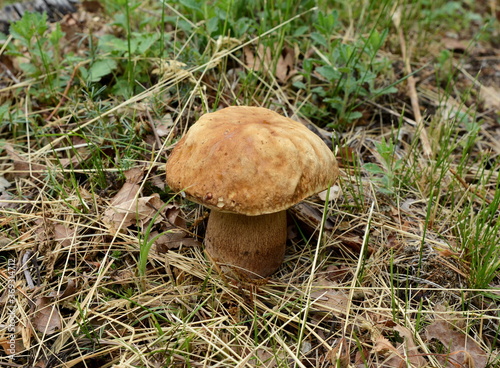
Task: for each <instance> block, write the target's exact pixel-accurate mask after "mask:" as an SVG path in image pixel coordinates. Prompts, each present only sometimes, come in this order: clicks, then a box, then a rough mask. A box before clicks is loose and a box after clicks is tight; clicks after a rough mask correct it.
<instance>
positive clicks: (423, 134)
mask: <svg viewBox="0 0 500 368" xmlns="http://www.w3.org/2000/svg"><path fill="white" fill-rule="evenodd" d="M400 16H401V14H400V12H399V11H396V12H395V13H394V15H393V18H392V21H393V22H394V25H395V26H396V29H397V31H398V36H399V42H400V44H401V54H402V56H403V60H404V63H405V72H406V73H407V74H408V78H407V83H408V95H409V97H410V101H411V108H412V110H413V115H414V116H415V122H416V123H417V130H418V131H419V134H420V141H421V142H422V147H423V149H424V154H425V155H426V156H427V157H431V156H432V148H431V144H430V142H429V137H428V136H427V131H426V130H425V126H424V121H423V119H422V114H421V113H420V104H419V103H418V94H417V88H416V81H415V77H414V76H413V74H412V70H411V64H410V58H409V56H408V54H407V50H406V42H405V37H404V35H403V30H402V29H401V27H400Z"/></svg>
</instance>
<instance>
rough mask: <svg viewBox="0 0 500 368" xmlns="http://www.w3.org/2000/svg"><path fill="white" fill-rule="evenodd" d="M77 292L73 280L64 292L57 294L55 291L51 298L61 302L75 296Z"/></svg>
mask: <svg viewBox="0 0 500 368" xmlns="http://www.w3.org/2000/svg"><path fill="white" fill-rule="evenodd" d="M75 292H76V281H75V280H73V279H69V280H68V282H67V284H66V287H65V288H64V290H63V291H62V292H59V293H57V292H56V291H53V292H51V293H50V295H49V297H51V298H54V300H60V299H65V298H67V297H69V296H71V295H73V294H74V293H75Z"/></svg>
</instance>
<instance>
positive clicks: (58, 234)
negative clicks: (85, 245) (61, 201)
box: [54, 223, 75, 247]
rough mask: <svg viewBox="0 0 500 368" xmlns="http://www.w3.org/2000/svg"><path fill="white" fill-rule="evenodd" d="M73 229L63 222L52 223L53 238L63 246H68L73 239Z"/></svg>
mask: <svg viewBox="0 0 500 368" xmlns="http://www.w3.org/2000/svg"><path fill="white" fill-rule="evenodd" d="M74 235H75V229H74V228H73V227H68V226H67V225H65V224H61V223H56V224H55V225H54V240H55V241H56V242H58V243H60V244H61V246H63V247H69V246H70V245H71V242H72V241H73V237H74Z"/></svg>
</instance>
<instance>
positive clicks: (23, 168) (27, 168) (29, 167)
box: [3, 143, 47, 177]
mask: <svg viewBox="0 0 500 368" xmlns="http://www.w3.org/2000/svg"><path fill="white" fill-rule="evenodd" d="M3 147H4V149H5V152H7V156H9V158H10V159H11V160H12V161H14V171H13V172H14V174H15V175H16V176H20V177H28V176H30V174H31V175H33V176H35V177H36V176H40V175H41V174H42V173H43V172H44V171H46V170H47V166H45V165H41V164H37V163H34V162H29V161H27V160H26V158H24V157H22V156H21V155H20V154H19V153H17V152H16V151H15V149H14V147H13V146H12V145H11V144H10V143H5V144H4V146H3Z"/></svg>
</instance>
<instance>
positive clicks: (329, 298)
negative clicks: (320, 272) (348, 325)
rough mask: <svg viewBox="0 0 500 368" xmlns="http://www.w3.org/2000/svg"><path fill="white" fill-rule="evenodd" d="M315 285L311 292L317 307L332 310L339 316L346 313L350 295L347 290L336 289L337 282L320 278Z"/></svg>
mask: <svg viewBox="0 0 500 368" xmlns="http://www.w3.org/2000/svg"><path fill="white" fill-rule="evenodd" d="M313 286H314V287H315V291H313V292H312V293H311V298H312V299H313V303H312V304H313V305H314V306H315V307H316V308H318V309H319V310H326V311H328V312H332V313H333V314H335V315H337V316H344V315H345V313H346V311H347V306H348V305H349V296H348V295H347V293H346V292H345V291H343V290H340V289H335V287H336V286H338V285H337V283H336V282H332V281H329V280H327V279H325V278H320V279H319V280H317V281H316V282H315V283H314V284H313ZM317 288H319V289H317Z"/></svg>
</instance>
